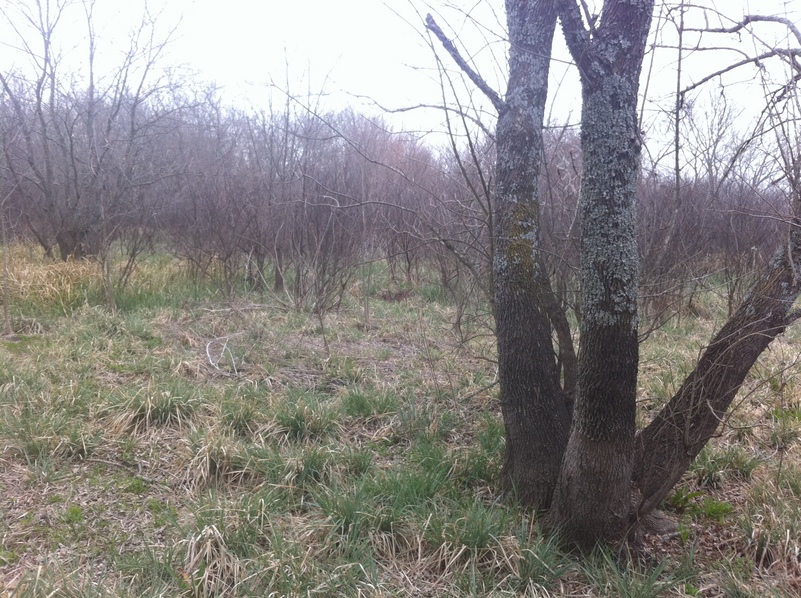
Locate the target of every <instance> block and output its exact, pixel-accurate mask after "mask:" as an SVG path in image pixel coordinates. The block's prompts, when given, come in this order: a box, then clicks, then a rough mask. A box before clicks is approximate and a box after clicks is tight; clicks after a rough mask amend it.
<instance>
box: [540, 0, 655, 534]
mask: <svg viewBox="0 0 801 598" xmlns="http://www.w3.org/2000/svg"><path fill="white" fill-rule="evenodd" d="M653 7H654V5H653V1H652V0H642V1H638V2H637V1H631V0H629V1H626V2H623V1H622V0H621V1H618V2H606V3H604V11H603V13H602V15H601V21H600V24H599V26H598V28H597V29H596V30H594V31H593V33H592V35H591V36H590V35H589V34H588V32H587V31H585V30H584V27H583V25H582V24H581V19H580V17H579V15H578V14H577V12H576V11H577V8H576V4H575V2H573V1H572V0H569V1H568V0H561V1H560V18H561V22H562V26H563V29H564V31H565V37H566V39H567V41H568V46H569V47H570V50H571V52H572V54H573V57H574V59H575V60H576V62H577V63H578V67H579V70H580V73H581V84H582V100H583V103H582V120H581V146H582V156H583V160H584V169H583V175H582V190H581V208H580V209H581V305H582V314H581V315H582V317H581V322H580V333H581V346H580V349H579V365H578V385H577V396H576V402H575V412H574V415H573V425H572V428H571V432H570V439H569V441H568V444H567V449H566V451H565V456H564V462H563V464H562V470H561V472H560V475H559V481H558V483H557V486H556V491H555V494H554V498H553V504H552V507H551V512H550V513H549V515H548V520H547V525H549V526H550V527H554V528H558V529H559V530H560V533H561V534H562V536H563V538H564V539H565V540H567V541H568V542H570V543H574V544H579V545H585V546H589V545H592V544H595V543H596V542H598V541H612V542H615V541H619V540H622V539H623V538H624V537H625V536H626V533H627V531H628V527H629V522H630V505H631V497H630V483H631V471H632V456H633V449H634V434H635V425H636V393H637V368H638V361H639V340H638V334H637V287H638V281H637V271H638V254H637V242H636V205H635V195H636V187H637V179H638V176H639V156H640V142H639V132H638V130H637V92H638V84H639V78H640V70H641V66H642V57H643V54H644V50H645V42H646V39H647V36H648V29H649V26H650V23H651V16H652V13H653Z"/></svg>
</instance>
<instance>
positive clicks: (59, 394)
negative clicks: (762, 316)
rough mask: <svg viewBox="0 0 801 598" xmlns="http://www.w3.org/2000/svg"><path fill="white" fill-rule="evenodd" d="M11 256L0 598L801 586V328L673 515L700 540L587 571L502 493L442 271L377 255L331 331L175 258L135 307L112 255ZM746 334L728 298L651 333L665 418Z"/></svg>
mask: <svg viewBox="0 0 801 598" xmlns="http://www.w3.org/2000/svg"><path fill="white" fill-rule="evenodd" d="M9 251H10V253H11V254H12V255H11V258H12V259H11V270H10V276H9V280H8V292H9V296H10V299H11V301H10V304H11V313H12V316H13V321H14V328H15V335H14V336H13V337H5V338H3V339H2V341H0V493H1V495H2V503H0V504H1V505H2V507H1V509H2V510H1V511H0V512H1V513H2V522H1V523H0V540H1V543H0V596H18V597H23V596H37V597H38V596H41V597H45V596H47V597H58V596H65V597H67V596H68V597H95V596H97V597H99V596H130V597H139V596H153V597H155V596H187V597H201V596H203V597H205V596H230V597H240V596H576V597H579V596H613V597H618V596H620V597H635V596H640V597H643V598H646V597H652V596H657V595H663V596H706V597H712V596H726V597H732V598H734V597H746V596H761V597H764V596H792V595H798V593H801V560H799V547H801V517H799V515H800V514H801V459H799V455H798V448H797V447H798V439H799V436H801V388H799V384H798V381H797V376H798V373H799V364H798V361H799V348H800V347H801V345H800V344H799V343H800V342H801V332H799V330H798V328H797V327H796V328H793V329H792V330H790V331H789V332H788V333H787V335H786V336H784V337H781V338H780V339H779V340H778V341H777V342H776V343H775V344H774V345H772V347H771V349H770V350H769V351H768V352H767V353H766V354H765V355H764V356H763V358H762V359H761V360H760V362H759V363H758V365H757V367H756V368H755V369H754V370H753V371H752V374H751V376H750V378H749V379H748V381H747V383H746V387H745V388H744V389H743V391H742V393H741V395H740V396H739V398H738V400H737V401H736V409H735V410H734V411H733V412H732V413H731V416H730V418H729V419H727V420H726V422H725V425H724V426H723V428H722V430H721V434H720V436H719V437H717V438H716V439H715V440H714V441H713V442H712V443H711V444H710V446H708V447H707V448H706V449H705V450H704V451H703V452H702V454H701V455H700V456H699V458H698V460H697V462H696V463H695V464H694V465H693V467H692V469H691V471H689V472H688V474H687V475H686V476H685V479H684V480H683V482H682V483H681V484H680V486H679V487H677V488H676V490H675V492H674V494H673V495H672V496H671V498H670V499H669V501H667V503H666V504H665V505H664V510H665V511H666V512H667V513H668V515H669V516H670V517H671V518H673V519H674V520H676V521H677V522H678V523H679V527H678V531H677V532H676V533H672V534H669V535H667V536H664V537H659V536H649V537H646V538H645V540H644V543H643V545H641V546H638V547H637V548H636V550H635V551H633V553H632V554H616V553H610V552H607V551H601V550H599V551H597V552H596V553H594V554H590V555H576V554H567V553H564V552H562V551H561V550H560V549H559V547H558V546H557V545H556V544H555V543H554V542H553V541H552V540H549V539H548V538H546V537H543V536H542V535H540V533H539V532H538V528H537V523H536V518H535V517H534V516H533V515H532V514H530V513H524V512H521V511H520V510H519V509H518V508H516V507H515V505H513V504H510V503H509V502H504V501H502V500H501V499H500V498H499V496H498V495H497V492H496V480H497V477H498V472H499V467H500V461H501V456H502V450H503V442H504V439H503V426H502V423H501V420H500V409H499V405H498V400H497V386H496V385H495V382H496V379H495V367H494V364H493V361H492V358H493V352H494V346H493V339H492V338H491V337H490V336H488V335H486V334H484V335H476V336H473V337H472V338H465V335H464V334H457V332H456V331H455V329H454V326H453V322H454V320H455V318H456V312H457V308H456V306H455V305H453V303H452V301H451V299H450V298H449V296H448V294H447V293H445V292H444V291H443V290H442V289H441V288H440V287H439V286H438V285H437V284H436V282H434V281H433V279H432V280H426V279H425V276H424V277H423V278H422V280H418V281H415V282H407V281H400V282H398V281H394V282H393V281H391V280H390V278H389V274H388V273H387V271H386V269H385V268H383V266H382V265H381V264H375V265H374V266H373V273H372V274H371V277H370V278H369V279H361V280H360V279H357V280H356V281H354V282H353V284H352V287H350V288H349V293H348V296H347V297H346V301H345V302H344V304H343V305H342V307H341V308H340V309H339V310H338V311H336V312H331V313H328V314H326V316H325V319H324V320H323V321H322V326H321V320H320V319H319V318H317V317H312V316H311V315H309V314H307V313H304V312H300V311H296V310H293V309H290V308H288V307H287V306H286V305H285V302H284V301H283V299H284V298H283V297H281V296H273V295H270V294H269V293H267V294H256V293H249V292H246V291H244V290H242V291H237V292H229V293H228V294H223V293H221V292H220V291H218V290H216V289H218V288H219V287H220V285H218V284H216V283H215V281H214V280H213V279H204V280H195V279H192V278H191V277H189V276H188V274H187V268H185V267H184V266H183V265H182V264H180V263H178V262H177V261H175V260H173V259H171V258H169V257H166V256H157V257H152V258H149V259H148V260H146V261H144V262H142V263H141V264H140V265H139V266H138V270H137V271H136V272H135V274H134V276H133V277H132V279H131V282H130V284H129V286H128V287H127V288H126V289H125V290H124V291H123V292H122V293H120V294H119V296H118V297H117V305H118V310H117V311H116V312H115V313H112V312H111V311H109V310H107V309H106V308H104V307H103V294H102V291H101V289H100V285H99V280H100V275H99V272H98V270H97V268H96V266H95V265H94V264H92V263H89V262H86V263H84V262H79V263H74V262H70V263H52V262H48V261H44V260H40V259H39V258H38V257H37V255H36V252H35V251H34V250H32V249H30V248H24V247H15V248H13V249H12V250H9ZM364 280H370V286H369V287H366V286H365V284H364ZM365 296H366V297H367V299H368V301H369V307H370V319H369V323H368V322H366V321H365V318H364V313H363V306H364V305H363V304H364V298H365ZM724 317H725V302H724V299H723V298H722V297H720V296H718V294H717V293H716V292H715V288H714V287H713V286H710V287H709V288H708V289H707V290H706V291H704V292H703V293H702V294H701V295H699V296H698V297H697V298H696V299H695V300H694V301H693V307H692V309H690V310H685V311H684V312H683V313H682V314H681V317H680V318H673V319H671V320H669V321H668V322H667V323H666V324H665V325H664V326H662V327H661V328H659V329H658V330H656V331H655V332H654V333H652V334H651V335H650V336H649V337H648V339H647V340H646V341H645V342H644V344H643V347H642V356H643V359H642V364H641V370H640V374H641V375H640V404H641V413H642V421H643V422H645V421H647V419H648V417H649V413H651V412H652V411H653V410H654V409H655V408H657V407H659V406H660V405H661V404H662V403H663V402H664V401H665V400H666V399H667V398H668V397H669V396H670V394H671V393H672V392H673V391H675V389H676V388H677V386H678V385H679V384H680V383H681V380H682V377H683V375H685V374H686V373H687V372H688V371H689V369H690V368H691V367H692V364H693V361H694V359H695V358H696V357H697V356H698V353H699V351H700V350H701V349H702V347H703V346H704V343H705V342H706V340H707V339H709V337H710V335H711V332H712V330H713V329H714V328H715V327H716V326H717V325H719V324H720V323H721V322H722V321H723V319H724ZM475 331H476V332H480V329H476V330H475ZM462 332H463V333H464V332H465V330H464V329H462Z"/></svg>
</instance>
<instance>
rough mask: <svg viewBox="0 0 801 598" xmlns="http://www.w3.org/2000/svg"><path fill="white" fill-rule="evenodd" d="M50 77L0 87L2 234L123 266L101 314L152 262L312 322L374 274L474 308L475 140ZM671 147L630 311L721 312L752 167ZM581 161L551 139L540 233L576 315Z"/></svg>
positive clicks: (760, 221) (205, 96)
mask: <svg viewBox="0 0 801 598" xmlns="http://www.w3.org/2000/svg"><path fill="white" fill-rule="evenodd" d="M49 75H50V73H43V75H42V77H41V78H40V79H38V80H28V79H25V78H23V77H21V76H15V75H13V74H11V75H8V76H4V79H3V84H4V88H5V93H3V94H2V96H0V123H1V124H2V144H3V146H2V149H3V156H2V169H0V185H2V195H3V197H4V198H5V200H4V204H3V214H4V218H5V221H6V223H7V224H8V232H9V234H11V235H12V236H15V237H27V238H29V239H32V240H35V241H36V242H37V243H38V244H39V245H40V246H41V247H42V250H43V251H44V252H45V253H46V254H47V255H49V256H52V257H53V258H54V259H59V258H60V259H63V260H66V259H80V258H84V257H96V258H97V259H99V260H103V261H104V263H105V262H106V261H108V262H109V264H111V261H110V260H107V258H108V257H109V256H110V255H111V253H112V252H117V253H115V258H117V257H118V256H119V254H120V253H121V254H122V256H123V258H124V259H123V260H122V262H121V263H122V265H120V260H119V259H115V260H113V263H114V265H110V266H109V268H108V269H104V272H105V273H106V276H107V280H106V281H105V283H106V285H105V286H106V288H107V293H108V295H109V297H110V300H111V301H113V294H114V291H115V289H119V288H120V287H121V286H124V284H125V283H126V281H127V279H128V277H129V276H130V275H131V272H132V271H133V269H134V266H135V263H136V259H137V258H138V257H139V256H140V255H142V253H143V252H147V251H153V250H154V249H156V248H159V249H160V250H167V251H169V252H172V253H173V254H174V255H175V256H177V257H179V258H181V259H182V260H184V262H185V263H186V265H187V267H188V268H189V269H191V271H192V272H193V273H194V274H196V275H198V276H209V275H212V274H213V275H215V276H217V277H218V279H219V280H220V281H221V285H222V286H223V287H224V289H225V290H226V291H230V290H232V289H233V288H234V285H236V284H238V283H240V282H241V281H247V283H248V284H249V285H250V286H251V288H253V289H256V290H268V289H272V290H274V291H277V292H278V293H279V294H280V295H281V296H282V297H284V298H285V300H286V301H287V303H288V304H290V305H292V306H294V307H296V308H303V309H311V310H313V311H315V312H317V313H324V312H325V311H328V310H330V309H334V308H336V307H337V306H338V305H339V304H340V302H341V301H342V298H343V293H344V292H345V290H346V288H347V287H348V283H349V282H350V281H351V280H352V279H353V278H354V276H356V275H357V272H358V271H359V268H360V267H361V266H364V265H365V264H368V263H370V262H371V261H374V260H378V259H381V260H385V261H386V262H387V263H388V264H389V267H390V269H391V273H392V276H393V279H395V280H397V281H398V282H399V283H411V282H414V281H416V280H419V279H420V276H421V273H425V274H426V275H427V276H429V277H431V276H434V277H435V280H436V282H438V283H439V284H440V285H441V288H442V289H444V291H445V292H446V293H449V294H450V295H451V297H452V298H453V299H454V300H455V301H457V303H459V304H460V305H466V304H467V303H469V302H470V301H473V300H474V299H475V298H480V299H485V300H487V299H489V298H490V297H491V293H489V292H488V291H489V289H490V288H491V280H490V276H491V274H490V272H491V268H490V264H491V260H492V244H491V235H490V230H491V227H492V219H491V215H490V214H491V210H490V205H491V202H492V184H493V167H492V164H493V161H494V146H493V140H492V139H491V138H490V137H488V136H486V135H483V136H480V137H478V138H472V139H470V140H468V141H465V142H463V143H452V144H451V145H450V146H448V145H446V146H443V147H433V146H432V145H430V144H427V143H426V142H424V141H421V140H420V139H419V138H417V137H416V136H414V135H411V134H408V133H402V132H397V131H393V130H392V128H391V127H390V126H389V125H388V124H387V122H385V121H384V120H382V119H381V118H374V117H368V116H364V115H362V114H359V113H357V112H354V111H352V110H341V111H335V112H320V113H316V112H314V111H312V110H311V109H309V108H308V107H307V106H308V105H309V102H296V101H295V100H294V99H292V98H288V99H287V102H286V104H284V105H283V106H280V107H275V106H271V107H269V108H267V109H265V110H263V111H261V112H251V113H245V112H242V111H240V110H235V109H230V108H227V107H225V105H224V104H223V102H222V101H221V100H220V99H219V97H217V96H216V94H215V93H214V92H203V93H194V94H190V93H181V94H179V93H176V92H175V88H174V87H173V85H172V84H169V85H168V84H167V83H166V82H165V81H162V80H160V81H156V82H152V83H151V84H150V86H149V87H148V86H146V85H145V86H143V87H142V88H140V90H139V91H138V92H137V93H134V92H131V91H129V90H123V89H118V88H116V87H114V86H113V85H111V84H109V86H108V87H107V88H105V92H104V93H100V92H99V91H98V90H97V89H94V90H93V89H91V88H90V89H88V90H87V89H83V88H79V89H73V88H67V87H63V86H60V85H59V84H58V83H57V82H54V81H53V80H51V79H49V78H48V76H49ZM112 83H113V82H112ZM720 120H725V118H724V117H721V119H720ZM719 124H720V126H721V127H724V126H725V124H726V123H725V122H720V123H719ZM687 130H688V132H687V134H686V136H687V147H688V148H690V149H691V150H692V152H693V154H692V155H691V156H690V157H689V158H688V164H689V165H690V166H688V167H687V168H686V169H684V171H683V173H682V176H681V177H680V179H678V182H677V180H676V179H675V177H674V174H673V173H672V172H667V171H664V170H662V169H660V168H659V167H658V166H653V167H650V168H648V167H646V168H645V169H644V173H643V176H642V179H641V182H640V194H639V219H640V251H641V259H642V264H641V284H642V296H643V301H644V304H645V307H646V309H647V313H648V314H649V315H651V316H654V317H662V316H663V315H664V314H666V313H667V314H669V313H676V311H677V310H678V308H679V307H680V306H681V305H686V304H687V302H690V303H691V301H692V296H693V292H694V291H695V290H697V289H698V288H701V287H702V286H703V285H705V284H706V283H707V282H709V281H710V280H713V281H714V283H715V284H716V285H718V288H721V289H723V291H722V292H725V293H726V294H727V298H728V300H729V304H730V306H731V307H733V306H734V305H736V303H737V301H738V300H739V298H740V296H741V294H742V293H743V292H744V289H745V288H746V286H747V285H746V284H745V283H746V281H747V279H748V276H749V274H750V273H752V272H754V271H756V269H757V267H758V266H759V265H760V264H761V263H763V262H764V261H765V260H766V259H769V257H770V255H771V253H772V252H773V249H774V247H775V245H776V244H777V242H778V240H779V235H780V231H781V230H782V229H781V226H780V220H781V217H782V215H783V214H784V211H785V210H784V207H783V202H785V201H786V200H785V199H784V197H783V194H782V192H781V189H779V188H776V187H775V186H773V185H772V179H771V172H770V171H769V167H768V166H767V165H768V164H770V161H769V160H768V159H766V158H764V157H763V158H762V159H761V160H760V156H759V155H758V154H757V153H756V151H750V152H748V151H742V150H741V149H738V148H739V147H742V144H739V142H738V141H737V140H735V139H731V138H728V137H721V138H712V136H713V135H714V134H717V133H718V131H716V130H715V129H713V128H710V129H709V130H708V131H703V130H699V129H698V128H697V127H687ZM579 147H580V144H579V141H578V138H577V133H576V132H575V131H574V130H572V129H570V128H560V129H552V130H551V131H549V133H548V135H547V143H546V152H545V155H544V156H543V160H544V163H545V173H546V176H545V177H543V178H544V186H545V188H544V189H543V193H542V198H543V207H542V222H541V226H542V232H543V239H544V244H545V247H546V248H547V251H548V255H549V256H550V259H549V267H550V269H551V274H552V277H553V281H554V285H553V287H554V289H555V290H556V292H557V294H558V296H559V298H560V300H561V301H562V302H563V304H564V305H566V306H570V307H571V308H573V309H575V310H576V311H577V312H580V306H578V305H576V299H575V297H576V286H577V280H576V272H577V266H578V249H577V237H578V217H577V209H576V206H577V198H578V193H579V185H580V177H581V172H580V168H581V167H580V164H581V156H580V155H579V153H580V149H579ZM688 151H689V150H688ZM460 313H461V312H460Z"/></svg>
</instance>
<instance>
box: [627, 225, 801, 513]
mask: <svg viewBox="0 0 801 598" xmlns="http://www.w3.org/2000/svg"><path fill="white" fill-rule="evenodd" d="M799 226H801V220H796V221H795V222H794V223H792V229H791V234H790V242H789V244H788V245H786V246H783V247H782V248H781V249H780V250H779V252H778V253H777V255H776V257H774V259H773V260H772V261H771V264H770V266H769V268H768V270H767V271H766V272H765V273H764V274H763V275H762V276H761V277H760V279H759V281H758V282H757V284H756V286H755V287H754V289H753V290H752V291H751V292H750V293H749V295H748V297H746V299H745V300H744V301H743V304H742V305H741V306H740V307H739V309H738V310H737V311H736V312H735V313H734V315H732V317H731V318H729V320H728V322H726V324H724V326H723V328H721V329H720V331H719V332H718V333H717V334H716V335H715V337H714V338H713V339H712V342H711V343H710V344H709V346H708V347H707V348H706V350H705V351H704V353H703V355H702V356H701V359H700V360H699V362H698V364H697V365H696V367H695V369H694V370H693V371H692V373H690V375H689V376H688V377H687V379H686V380H685V381H684V383H683V384H682V385H681V387H680V388H679V390H678V392H677V393H676V395H675V396H674V397H673V398H672V399H671V400H670V401H669V402H668V404H667V405H665V406H664V407H663V408H662V410H661V411H660V412H659V414H657V416H656V417H655V418H654V420H653V421H652V422H651V423H650V424H649V425H648V426H647V427H646V428H645V429H644V430H642V432H641V433H640V434H639V435H638V436H637V452H636V456H635V467H634V482H635V484H636V485H637V487H638V490H639V494H640V496H641V499H640V503H639V505H638V516H639V517H644V516H646V515H648V514H649V513H650V512H651V511H652V510H653V509H655V508H656V507H657V506H659V503H660V502H662V500H664V499H665V498H666V497H667V495H668V493H669V492H670V490H671V488H673V486H674V485H675V484H676V482H678V481H679V479H680V478H681V476H682V474H683V473H684V472H685V471H686V470H687V468H688V467H689V465H690V463H692V461H693V459H695V457H696V456H697V455H698V453H699V452H700V451H701V449H702V448H703V447H704V445H705V444H706V443H707V442H708V441H709V439H710V438H712V436H713V434H714V433H715V431H716V430H717V429H718V427H719V425H720V422H721V421H722V419H723V417H724V414H725V413H726V410H727V409H728V408H729V406H730V405H731V402H732V400H734V397H735V396H736V394H737V392H738V390H739V389H740V386H741V385H742V383H743V381H744V380H745V377H746V375H747V374H748V371H749V370H750V369H751V367H752V366H753V365H754V363H755V362H756V360H757V358H758V357H759V356H760V355H761V354H762V352H763V351H764V350H765V349H766V348H767V346H768V345H769V344H770V342H771V341H772V340H773V339H774V338H776V337H777V336H778V335H779V334H781V333H782V332H784V329H785V327H786V326H787V325H788V324H789V323H790V318H789V317H788V314H790V310H791V309H792V306H793V303H794V302H795V300H796V299H797V298H798V295H799V293H800V292H801V280H799V277H798V274H799V272H801V228H799Z"/></svg>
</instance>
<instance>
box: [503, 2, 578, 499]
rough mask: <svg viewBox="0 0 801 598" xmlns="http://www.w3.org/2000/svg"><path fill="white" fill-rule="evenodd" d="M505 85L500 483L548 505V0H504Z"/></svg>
mask: <svg viewBox="0 0 801 598" xmlns="http://www.w3.org/2000/svg"><path fill="white" fill-rule="evenodd" d="M506 12H507V20H508V25H509V40H510V50H509V52H510V54H509V86H508V89H507V92H506V100H505V106H504V107H502V108H501V109H500V110H499V116H498V125H497V152H498V157H497V165H496V190H495V203H494V206H493V207H494V222H495V227H496V228H495V231H494V233H495V239H496V246H495V259H494V264H493V277H494V283H495V289H494V313H495V322H496V334H497V342H498V378H499V380H500V399H501V409H502V412H503V420H504V426H505V429H506V454H505V459H504V464H503V471H502V486H503V488H504V490H505V491H507V492H513V493H514V494H516V496H517V497H518V499H519V501H520V502H521V503H522V504H523V505H526V506H532V507H535V508H538V509H545V508H547V507H548V505H549V504H550V500H551V496H552V493H553V488H554V485H555V483H556V479H557V476H558V473H559V465H560V463H561V460H562V454H563V452H564V447H565V444H566V442H567V436H568V431H569V426H570V411H569V403H568V400H567V397H566V396H565V394H564V393H563V392H562V389H561V386H560V382H559V372H558V370H557V367H556V360H555V357H554V351H553V344H552V342H551V327H550V323H549V321H548V316H547V310H546V303H545V300H544V294H545V293H547V292H549V291H548V289H549V285H548V284H547V272H546V270H545V268H544V265H543V260H542V255H541V247H540V238H539V196H538V183H539V174H540V167H541V166H540V165H541V159H542V125H543V118H544V113H545V102H546V98H547V94H548V63H549V60H550V48H551V43H552V41H553V34H554V29H555V28H556V12H555V7H554V2H553V0H540V1H538V2H536V1H535V2H531V1H525V0H507V2H506Z"/></svg>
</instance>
